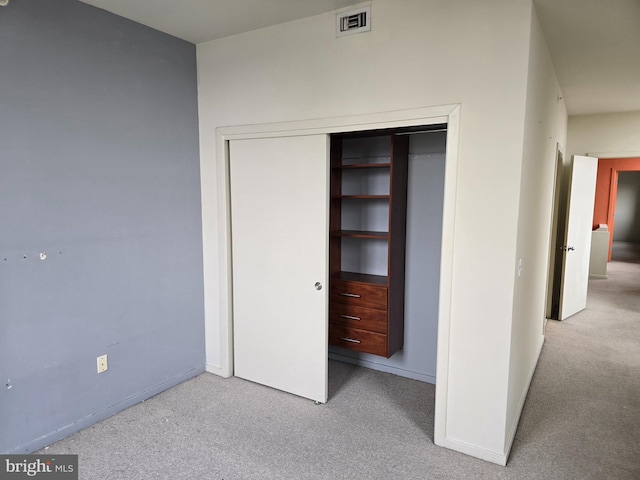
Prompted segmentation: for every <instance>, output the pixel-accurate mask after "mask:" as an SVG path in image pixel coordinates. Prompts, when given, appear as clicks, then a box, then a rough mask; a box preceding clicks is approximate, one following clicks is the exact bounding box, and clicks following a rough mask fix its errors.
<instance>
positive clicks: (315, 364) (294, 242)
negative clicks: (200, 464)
mask: <svg viewBox="0 0 640 480" xmlns="http://www.w3.org/2000/svg"><path fill="white" fill-rule="evenodd" d="M328 141H329V139H328V136H327V135H309V136H295V137H278V138H259V139H247V140H231V141H230V142H229V153H230V157H229V158H230V163H229V169H230V190H231V235H232V263H233V265H232V269H233V349H234V370H235V372H234V373H235V375H236V376H238V377H242V378H245V379H247V380H251V381H254V382H257V383H260V384H263V385H267V386H270V387H273V388H277V389H279V390H284V391H286V392H289V393H293V394H296V395H300V396H302V397H306V398H310V399H312V400H316V401H319V402H326V401H327V367H328V365H327V335H328V325H327V309H328V300H327V299H328V250H329V249H328V226H329V199H328V194H329V149H328Z"/></svg>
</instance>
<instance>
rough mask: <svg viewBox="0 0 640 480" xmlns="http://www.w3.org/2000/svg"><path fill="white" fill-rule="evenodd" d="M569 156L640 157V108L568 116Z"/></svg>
mask: <svg viewBox="0 0 640 480" xmlns="http://www.w3.org/2000/svg"><path fill="white" fill-rule="evenodd" d="M567 153H568V154H569V155H567V158H570V155H585V154H589V155H591V156H596V157H612V158H618V157H620V158H624V157H640V112H619V113H603V114H595V115H576V116H571V117H569V125H568V137H567Z"/></svg>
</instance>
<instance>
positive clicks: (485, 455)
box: [437, 437, 509, 467]
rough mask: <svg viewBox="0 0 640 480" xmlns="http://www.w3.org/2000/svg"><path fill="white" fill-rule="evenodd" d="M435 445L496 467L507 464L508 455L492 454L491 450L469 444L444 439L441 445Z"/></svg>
mask: <svg viewBox="0 0 640 480" xmlns="http://www.w3.org/2000/svg"><path fill="white" fill-rule="evenodd" d="M437 445H439V446H441V447H445V448H449V449H451V450H455V451H456V452H460V453H464V454H465V455H470V456H472V457H476V458H479V459H480V460H486V461H487V462H491V463H497V464H498V465H501V466H503V467H504V466H505V465H506V464H507V458H508V457H509V453H508V451H507V452H494V451H492V450H485V449H484V448H480V447H477V446H475V445H471V444H469V443H465V442H461V441H460V440H455V439H452V438H448V437H445V438H444V441H443V442H442V443H438V444H437Z"/></svg>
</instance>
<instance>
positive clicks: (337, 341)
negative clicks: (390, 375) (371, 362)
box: [329, 324, 387, 357]
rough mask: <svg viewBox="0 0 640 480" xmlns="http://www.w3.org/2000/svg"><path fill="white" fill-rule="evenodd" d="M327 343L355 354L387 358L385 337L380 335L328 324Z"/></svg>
mask: <svg viewBox="0 0 640 480" xmlns="http://www.w3.org/2000/svg"><path fill="white" fill-rule="evenodd" d="M329 343H330V344H331V345H334V346H336V347H343V348H347V349H349V350H355V351H357V352H364V353H371V354H373V355H382V356H383V357H386V356H387V336H386V335H384V334H382V333H375V332H368V331H366V330H359V329H357V328H349V327H343V326H342V325H335V324H329Z"/></svg>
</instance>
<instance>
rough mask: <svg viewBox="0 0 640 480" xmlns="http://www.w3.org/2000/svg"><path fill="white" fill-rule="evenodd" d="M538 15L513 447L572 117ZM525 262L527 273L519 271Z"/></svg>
mask: <svg viewBox="0 0 640 480" xmlns="http://www.w3.org/2000/svg"><path fill="white" fill-rule="evenodd" d="M561 96H562V94H561V91H560V86H559V85H558V81H557V79H556V75H555V71H554V69H553V64H552V63H551V58H550V55H549V50H548V48H547V44H546V41H545V39H544V36H543V34H542V30H541V28H540V24H539V21H538V18H537V15H536V13H535V11H534V12H533V16H532V22H531V45H530V57H529V76H528V84H527V110H526V120H525V137H524V149H523V164H522V177H521V180H520V182H521V190H520V211H519V223H518V245H517V251H516V259H515V260H516V268H515V270H514V272H513V275H514V277H515V280H516V283H515V295H514V303H513V324H512V331H511V353H510V358H511V361H510V372H509V402H508V412H507V425H506V427H507V430H506V432H505V433H506V439H507V442H512V441H513V437H514V435H515V431H516V427H517V425H518V419H519V418H520V412H521V409H522V406H523V405H524V400H525V397H526V394H527V391H528V389H529V384H530V382H531V377H532V375H533V371H534V369H535V366H536V364H537V362H538V357H539V355H540V349H541V347H542V343H543V341H544V321H545V304H546V303H545V298H546V292H547V278H548V277H547V275H548V272H547V270H548V264H549V253H550V250H549V245H550V236H551V223H552V216H553V210H552V208H553V196H554V192H555V189H554V186H555V183H554V181H555V171H556V149H557V148H558V144H559V148H560V150H561V151H564V150H565V142H566V135H567V130H566V129H567V111H566V108H565V106H564V102H563V101H562V100H558V97H561ZM520 262H521V271H520V274H519V273H518V266H519V265H520Z"/></svg>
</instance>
